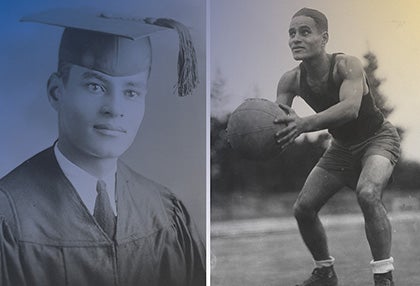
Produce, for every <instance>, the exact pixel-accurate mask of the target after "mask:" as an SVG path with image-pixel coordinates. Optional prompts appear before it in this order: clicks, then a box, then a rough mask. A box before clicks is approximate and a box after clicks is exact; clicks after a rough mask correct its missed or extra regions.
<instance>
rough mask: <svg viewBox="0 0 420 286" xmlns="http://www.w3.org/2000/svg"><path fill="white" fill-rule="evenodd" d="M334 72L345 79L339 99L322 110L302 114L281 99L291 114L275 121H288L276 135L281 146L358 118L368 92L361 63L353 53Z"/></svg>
mask: <svg viewBox="0 0 420 286" xmlns="http://www.w3.org/2000/svg"><path fill="white" fill-rule="evenodd" d="M334 75H335V78H336V80H338V81H341V80H342V83H341V87H340V93H339V97H340V102H338V103H337V104H335V105H333V106H331V107H330V108H328V109H326V110H324V111H322V112H319V113H316V114H314V115H310V116H307V117H299V116H298V115H297V114H296V113H295V112H294V110H293V109H291V108H290V106H288V105H286V104H283V102H281V101H279V100H278V103H279V105H280V107H281V108H283V109H284V110H285V111H286V112H287V113H288V116H287V117H285V118H278V119H277V120H276V123H286V124H288V127H287V128H285V129H283V130H282V131H280V132H279V133H278V134H277V138H278V144H279V145H280V146H282V147H283V148H284V147H286V146H287V145H289V144H290V143H292V142H293V141H294V140H295V139H296V138H297V137H298V136H299V135H300V134H302V133H306V132H312V131H318V130H322V129H327V128H334V127H337V126H340V125H343V124H345V123H347V122H349V121H351V120H353V119H355V118H357V117H358V114H359V109H360V105H361V101H362V97H363V94H365V93H367V86H366V83H365V77H364V71H363V67H362V64H361V62H360V61H359V60H358V59H357V58H356V57H353V56H345V55H343V56H340V57H339V58H337V64H336V67H335V73H334Z"/></svg>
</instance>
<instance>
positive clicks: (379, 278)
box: [373, 272, 394, 286]
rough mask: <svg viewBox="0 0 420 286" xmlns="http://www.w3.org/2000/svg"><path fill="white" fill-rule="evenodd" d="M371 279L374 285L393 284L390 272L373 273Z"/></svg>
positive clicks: (392, 285) (389, 285)
mask: <svg viewBox="0 0 420 286" xmlns="http://www.w3.org/2000/svg"><path fill="white" fill-rule="evenodd" d="M373 280H374V281H375V286H394V281H393V280H392V272H387V273H384V274H373Z"/></svg>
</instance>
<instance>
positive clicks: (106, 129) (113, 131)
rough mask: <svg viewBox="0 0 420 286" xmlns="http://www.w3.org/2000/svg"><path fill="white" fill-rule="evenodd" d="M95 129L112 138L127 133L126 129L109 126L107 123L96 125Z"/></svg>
mask: <svg viewBox="0 0 420 286" xmlns="http://www.w3.org/2000/svg"><path fill="white" fill-rule="evenodd" d="M93 128H94V129H95V130H97V131H98V132H100V133H102V134H105V135H111V136H112V135H118V134H121V133H127V130H125V129H124V128H122V127H120V126H116V125H112V124H107V123H104V124H95V125H94V126H93Z"/></svg>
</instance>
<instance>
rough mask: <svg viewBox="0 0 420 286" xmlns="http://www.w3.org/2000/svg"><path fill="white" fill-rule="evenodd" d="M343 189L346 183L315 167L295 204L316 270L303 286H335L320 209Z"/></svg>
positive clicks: (299, 222)
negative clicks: (319, 213) (319, 214)
mask: <svg viewBox="0 0 420 286" xmlns="http://www.w3.org/2000/svg"><path fill="white" fill-rule="evenodd" d="M342 187H343V183H341V181H339V180H338V179H337V178H336V177H335V176H334V175H332V174H331V173H329V172H328V171H326V170H325V169H323V168H320V167H317V166H316V167H315V168H314V169H313V170H312V172H311V173H310V174H309V176H308V178H307V180H306V182H305V185H304V186H303V189H302V191H301V192H300V194H299V196H298V199H297V200H296V203H295V205H294V214H295V217H296V220H297V223H298V226H299V231H300V233H301V236H302V239H303V241H304V242H305V244H306V246H307V247H308V249H309V251H310V252H311V254H312V256H313V258H314V261H315V269H314V271H313V272H312V275H311V276H310V277H309V278H308V279H307V280H305V281H304V282H303V283H302V284H300V285H301V286H321V285H322V286H336V285H337V276H336V274H335V272H334V268H333V263H334V258H332V257H331V256H330V253H329V250H328V244H327V236H326V234H325V230H324V227H323V226H322V223H321V220H320V219H319V216H318V212H319V210H320V209H321V207H322V206H323V205H324V204H325V203H326V202H327V201H328V199H329V198H331V196H333V195H334V194H335V193H336V192H337V191H338V190H340V189H341V188H342Z"/></svg>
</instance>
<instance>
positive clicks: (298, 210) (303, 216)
mask: <svg viewBox="0 0 420 286" xmlns="http://www.w3.org/2000/svg"><path fill="white" fill-rule="evenodd" d="M293 214H294V216H295V218H296V219H297V220H308V219H312V218H313V217H315V216H316V211H315V210H314V209H313V208H312V207H311V206H310V205H308V204H305V203H303V202H301V201H299V200H298V201H296V202H295V204H294V205H293Z"/></svg>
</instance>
